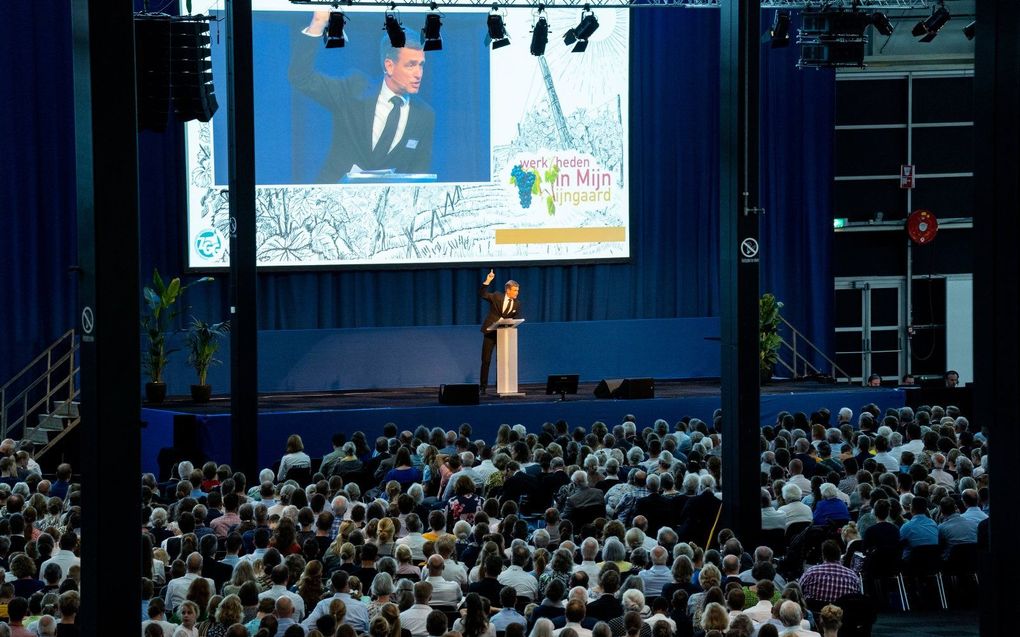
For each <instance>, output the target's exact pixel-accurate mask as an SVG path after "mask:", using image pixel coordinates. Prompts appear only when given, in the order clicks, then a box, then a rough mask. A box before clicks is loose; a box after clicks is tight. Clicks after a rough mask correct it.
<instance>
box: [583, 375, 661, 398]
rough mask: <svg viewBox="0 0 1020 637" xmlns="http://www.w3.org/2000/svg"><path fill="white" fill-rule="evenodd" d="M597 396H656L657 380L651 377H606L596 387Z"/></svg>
mask: <svg viewBox="0 0 1020 637" xmlns="http://www.w3.org/2000/svg"><path fill="white" fill-rule="evenodd" d="M595 397H596V398H624V399H639V398H655V380H654V379H651V378H605V379H603V380H601V381H600V382H599V384H598V387H596V388H595Z"/></svg>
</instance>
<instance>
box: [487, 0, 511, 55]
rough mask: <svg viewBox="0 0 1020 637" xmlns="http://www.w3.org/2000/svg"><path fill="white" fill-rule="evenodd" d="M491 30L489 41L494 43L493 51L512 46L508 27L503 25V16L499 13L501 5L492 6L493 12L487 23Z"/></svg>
mask: <svg viewBox="0 0 1020 637" xmlns="http://www.w3.org/2000/svg"><path fill="white" fill-rule="evenodd" d="M486 24H487V25H488V29H489V38H488V39H489V40H490V41H491V42H492V48H493V50H495V49H499V48H502V47H504V46H507V45H508V44H510V36H509V35H507V32H506V25H504V24H503V16H502V15H501V14H500V13H499V5H496V4H493V5H492V12H490V13H489V18H488V20H487V21H486Z"/></svg>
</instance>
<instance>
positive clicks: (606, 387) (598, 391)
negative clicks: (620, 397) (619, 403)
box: [595, 378, 623, 398]
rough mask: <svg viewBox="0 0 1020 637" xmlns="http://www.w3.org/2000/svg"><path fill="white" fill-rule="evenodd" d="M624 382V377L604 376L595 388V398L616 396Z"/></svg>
mask: <svg viewBox="0 0 1020 637" xmlns="http://www.w3.org/2000/svg"><path fill="white" fill-rule="evenodd" d="M622 384H623V379H622V378H603V379H602V380H600V381H599V384H598V386H597V387H596V388H595V398H614V397H615V396H616V392H617V391H619V389H620V385H622Z"/></svg>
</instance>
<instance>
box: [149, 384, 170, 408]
mask: <svg viewBox="0 0 1020 637" xmlns="http://www.w3.org/2000/svg"><path fill="white" fill-rule="evenodd" d="M164 400H166V383H145V402H147V403H150V404H153V405H159V404H160V403H162V402H163V401H164Z"/></svg>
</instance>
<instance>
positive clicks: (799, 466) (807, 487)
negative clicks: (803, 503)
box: [786, 458, 811, 493]
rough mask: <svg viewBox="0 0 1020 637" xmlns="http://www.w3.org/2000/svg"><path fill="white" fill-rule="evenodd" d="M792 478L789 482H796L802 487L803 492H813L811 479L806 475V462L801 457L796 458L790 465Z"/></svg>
mask: <svg viewBox="0 0 1020 637" xmlns="http://www.w3.org/2000/svg"><path fill="white" fill-rule="evenodd" d="M788 468H789V469H790V478H789V479H788V480H787V481H786V483H787V484H795V485H797V486H798V487H800V491H801V493H811V481H810V480H808V479H807V478H805V477H804V463H803V462H801V460H800V459H799V458H794V459H793V460H791V461H790V464H789V465H788Z"/></svg>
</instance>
